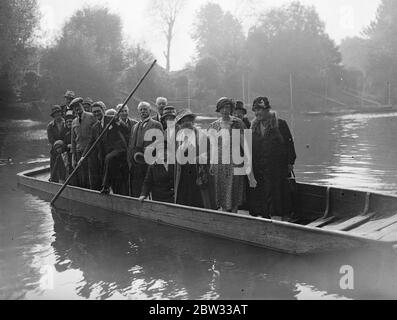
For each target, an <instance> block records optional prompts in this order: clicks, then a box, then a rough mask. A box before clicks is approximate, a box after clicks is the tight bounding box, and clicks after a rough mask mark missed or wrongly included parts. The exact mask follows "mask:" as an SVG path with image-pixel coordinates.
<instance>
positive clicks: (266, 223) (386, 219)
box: [18, 167, 397, 254]
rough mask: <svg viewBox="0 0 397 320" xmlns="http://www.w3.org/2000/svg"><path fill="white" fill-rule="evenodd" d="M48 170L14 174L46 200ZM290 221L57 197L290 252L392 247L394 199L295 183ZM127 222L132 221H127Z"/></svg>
mask: <svg viewBox="0 0 397 320" xmlns="http://www.w3.org/2000/svg"><path fill="white" fill-rule="evenodd" d="M48 176H49V168H48V167H45V168H38V169H34V170H30V171H26V172H22V173H20V174H18V184H19V185H20V186H22V187H23V188H24V189H25V190H28V191H30V192H32V191H33V192H32V193H34V191H38V192H40V194H45V195H46V200H47V197H48V199H50V198H51V196H53V195H54V194H56V192H57V191H58V190H59V188H60V187H61V185H60V184H57V183H51V182H48ZM298 194H299V196H298V198H299V209H300V210H299V214H298V215H297V216H296V219H295V220H294V223H291V222H282V221H274V220H268V219H262V218H255V217H251V216H249V215H247V214H243V213H241V214H231V213H225V212H220V211H213V210H204V209H200V208H192V207H185V206H180V205H174V204H165V203H159V202H154V201H147V202H144V203H143V204H142V203H140V202H139V201H138V200H137V199H134V198H131V197H125V196H119V195H109V196H105V195H101V194H100V193H99V192H96V191H92V190H86V189H81V188H77V187H71V186H68V187H67V188H66V189H65V191H64V192H63V194H62V196H61V198H63V199H65V200H72V201H76V202H80V203H83V204H86V205H89V206H93V207H99V208H102V209H105V210H107V211H109V214H114V215H115V217H116V215H117V214H123V215H128V216H131V217H136V218H142V219H146V220H151V221H154V222H157V223H160V224H165V225H170V226H174V227H178V228H182V229H187V230H191V231H195V232H200V233H205V234H209V235H213V236H216V237H221V238H227V239H231V240H235V241H240V242H244V243H247V244H251V245H255V246H259V247H263V248H268V249H271V250H275V251H280V252H286V253H291V254H307V253H319V252H329V251H337V250H346V249H353V248H362V247H378V248H382V249H384V248H386V249H387V250H391V249H393V248H396V245H397V197H394V196H388V195H381V194H375V193H365V192H361V191H354V190H345V189H337V188H331V187H323V186H318V185H311V184H298ZM132 223H133V222H132Z"/></svg>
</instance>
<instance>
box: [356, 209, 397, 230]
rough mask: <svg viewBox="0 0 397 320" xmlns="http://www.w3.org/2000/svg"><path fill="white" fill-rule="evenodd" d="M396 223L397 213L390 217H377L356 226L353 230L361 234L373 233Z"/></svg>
mask: <svg viewBox="0 0 397 320" xmlns="http://www.w3.org/2000/svg"><path fill="white" fill-rule="evenodd" d="M394 224H397V214H395V215H392V216H389V217H383V218H380V217H379V218H377V219H372V220H370V221H368V222H366V223H364V224H362V225H361V226H359V227H357V228H355V229H354V230H353V232H355V233H359V234H361V235H369V234H371V233H375V232H378V231H381V230H383V229H385V228H388V227H390V226H392V225H394Z"/></svg>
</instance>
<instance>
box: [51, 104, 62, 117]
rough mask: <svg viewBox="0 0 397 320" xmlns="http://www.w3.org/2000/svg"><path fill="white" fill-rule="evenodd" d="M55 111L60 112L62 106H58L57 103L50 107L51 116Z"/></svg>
mask: <svg viewBox="0 0 397 320" xmlns="http://www.w3.org/2000/svg"><path fill="white" fill-rule="evenodd" d="M57 112H61V113H62V108H61V107H60V106H58V105H55V106H53V107H52V109H51V117H54V114H56V113H57Z"/></svg>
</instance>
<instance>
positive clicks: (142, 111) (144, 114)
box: [138, 106, 150, 119]
mask: <svg viewBox="0 0 397 320" xmlns="http://www.w3.org/2000/svg"><path fill="white" fill-rule="evenodd" d="M138 112H139V115H140V116H141V118H142V119H147V118H149V117H150V108H149V107H147V106H141V107H140V108H139V110H138Z"/></svg>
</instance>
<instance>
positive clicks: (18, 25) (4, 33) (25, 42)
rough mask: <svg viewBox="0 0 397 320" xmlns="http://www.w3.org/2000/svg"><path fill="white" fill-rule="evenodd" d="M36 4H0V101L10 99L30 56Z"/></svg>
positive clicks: (9, 0) (21, 0)
mask: <svg viewBox="0 0 397 320" xmlns="http://www.w3.org/2000/svg"><path fill="white" fill-rule="evenodd" d="M38 17H39V14H38V7H37V0H6V1H4V0H3V1H0V48H1V50H0V99H1V100H9V99H11V98H12V95H13V91H14V88H15V87H16V85H17V81H18V80H19V77H20V74H21V71H23V70H24V68H25V66H26V63H27V62H28V57H29V55H30V54H31V52H32V40H33V38H34V31H35V29H36V27H37V24H38Z"/></svg>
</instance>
